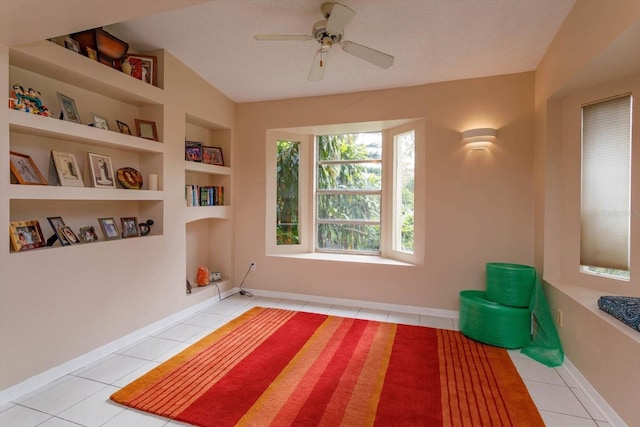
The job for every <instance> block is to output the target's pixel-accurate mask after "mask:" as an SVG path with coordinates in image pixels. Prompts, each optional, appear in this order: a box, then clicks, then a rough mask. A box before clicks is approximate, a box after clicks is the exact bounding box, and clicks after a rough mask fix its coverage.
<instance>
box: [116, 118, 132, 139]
mask: <svg viewBox="0 0 640 427" xmlns="http://www.w3.org/2000/svg"><path fill="white" fill-rule="evenodd" d="M116 124H117V125H118V130H119V131H120V133H123V134H125V135H133V134H132V133H131V128H130V127H129V125H128V124H126V123H125V122H122V121H120V120H116Z"/></svg>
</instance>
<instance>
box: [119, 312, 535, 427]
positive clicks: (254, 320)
mask: <svg viewBox="0 0 640 427" xmlns="http://www.w3.org/2000/svg"><path fill="white" fill-rule="evenodd" d="M111 399H112V400H114V401H115V402H118V403H121V404H123V405H127V406H130V407H132V408H136V409H139V410H142V411H146V412H150V413H153V414H157V415H162V416H164V417H167V418H171V419H174V420H178V421H182V422H186V423H191V424H194V425H198V426H245V425H246V426H269V425H272V426H290V425H297V426H315V425H323V426H339V425H342V426H367V425H379V426H453V425H460V426H462V425H465V426H476V425H477V426H480V425H483V426H484V425H492V426H524V425H526V426H544V423H543V422H542V419H541V417H540V415H539V413H538V410H537V409H536V407H535V405H534V403H533V402H532V400H531V397H530V396H529V393H528V392H527V389H526V387H525V385H524V383H523V382H522V379H521V378H520V376H519V375H518V373H517V371H516V369H515V367H514V365H513V363H512V362H511V359H510V358H509V355H508V354H507V352H506V351H505V350H504V349H501V348H496V347H491V346H488V345H484V344H480V343H478V342H475V341H472V340H470V339H468V338H466V337H464V336H463V335H462V334H460V333H459V332H455V331H447V330H441V329H432V328H426V327H419V326H407V325H397V324H394V323H384V322H376V321H367V320H358V319H350V318H342V317H336V316H327V315H321V314H312V313H303V312H295V311H288V310H280V309H270V308H261V307H257V308H254V309H251V310H249V311H248V312H246V313H245V314H243V315H242V316H240V317H238V318H236V319H235V320H233V321H231V322H230V323H228V324H227V325H225V326H224V327H222V328H220V329H218V330H217V331H215V332H214V333H212V334H211V335H209V336H207V337H206V338H204V339H202V340H201V341H199V342H198V343H196V344H194V345H193V346H191V347H189V348H188V349H186V350H184V351H183V352H182V353H180V354H178V355H177V356H175V357H173V358H172V359H170V360H168V361H167V362H165V363H163V364H162V365H160V366H158V367H157V368H155V369H154V370H152V371H150V372H149V373H147V374H146V375H144V376H142V377H141V378H139V379H137V380H136V381H134V382H132V383H131V384H129V385H127V386H126V387H124V388H123V389H121V390H120V391H118V392H116V393H114V394H113V395H112V396H111Z"/></svg>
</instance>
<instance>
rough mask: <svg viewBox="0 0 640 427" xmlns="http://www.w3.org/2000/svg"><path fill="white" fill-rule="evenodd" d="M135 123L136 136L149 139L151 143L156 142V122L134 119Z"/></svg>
mask: <svg viewBox="0 0 640 427" xmlns="http://www.w3.org/2000/svg"><path fill="white" fill-rule="evenodd" d="M135 122H136V136H139V137H140V138H145V139H150V140H152V141H157V140H158V129H157V128H156V122H152V121H150V120H143V119H135Z"/></svg>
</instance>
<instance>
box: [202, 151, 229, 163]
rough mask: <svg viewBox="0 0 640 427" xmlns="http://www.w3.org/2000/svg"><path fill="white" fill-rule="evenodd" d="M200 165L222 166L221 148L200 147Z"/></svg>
mask: <svg viewBox="0 0 640 427" xmlns="http://www.w3.org/2000/svg"><path fill="white" fill-rule="evenodd" d="M202 163H206V164H209V165H218V166H224V159H223V157H222V148H220V147H202Z"/></svg>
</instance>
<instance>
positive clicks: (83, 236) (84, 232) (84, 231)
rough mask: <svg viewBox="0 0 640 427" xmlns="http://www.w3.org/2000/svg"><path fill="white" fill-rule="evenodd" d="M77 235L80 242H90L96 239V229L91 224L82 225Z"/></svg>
mask: <svg viewBox="0 0 640 427" xmlns="http://www.w3.org/2000/svg"><path fill="white" fill-rule="evenodd" d="M78 237H79V238H80V241H81V242H82V243H90V242H96V241H98V235H97V234H96V229H95V228H93V227H92V226H88V227H82V228H81V229H80V231H79V232H78Z"/></svg>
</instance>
